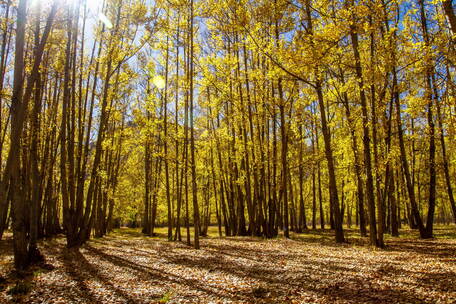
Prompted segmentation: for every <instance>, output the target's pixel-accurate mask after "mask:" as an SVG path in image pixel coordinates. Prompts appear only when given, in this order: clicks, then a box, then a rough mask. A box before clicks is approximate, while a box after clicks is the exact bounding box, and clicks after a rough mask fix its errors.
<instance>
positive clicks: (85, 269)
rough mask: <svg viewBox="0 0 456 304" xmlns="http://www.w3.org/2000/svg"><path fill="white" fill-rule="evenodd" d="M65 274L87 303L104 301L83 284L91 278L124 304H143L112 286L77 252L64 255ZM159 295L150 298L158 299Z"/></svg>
mask: <svg viewBox="0 0 456 304" xmlns="http://www.w3.org/2000/svg"><path fill="white" fill-rule="evenodd" d="M63 261H64V265H65V270H66V273H67V274H68V275H69V276H70V277H71V278H72V279H74V280H75V281H76V282H77V284H78V287H79V289H80V295H81V296H82V297H83V298H85V299H86V300H88V301H89V303H103V302H104V300H100V299H98V297H97V296H96V295H95V294H94V293H93V292H91V290H90V289H89V288H88V286H87V284H86V283H85V279H87V278H93V279H95V280H97V281H99V282H100V283H101V284H103V285H104V286H107V287H108V288H109V290H112V291H113V292H114V294H115V295H116V296H117V297H119V298H121V299H122V300H123V301H125V303H132V304H133V303H143V301H141V300H139V299H136V298H134V297H132V296H130V295H129V294H128V293H126V292H125V291H123V290H121V289H120V288H118V287H116V286H114V284H113V283H111V280H110V278H109V277H107V276H106V275H104V274H102V273H101V272H100V270H99V269H98V268H96V267H95V266H94V265H93V264H91V263H90V262H89V261H88V260H87V259H86V258H85V257H84V255H83V254H81V253H80V252H79V250H71V251H68V252H67V253H65V254H64V257H63ZM160 296H161V295H160V294H157V295H154V296H152V297H155V298H160Z"/></svg>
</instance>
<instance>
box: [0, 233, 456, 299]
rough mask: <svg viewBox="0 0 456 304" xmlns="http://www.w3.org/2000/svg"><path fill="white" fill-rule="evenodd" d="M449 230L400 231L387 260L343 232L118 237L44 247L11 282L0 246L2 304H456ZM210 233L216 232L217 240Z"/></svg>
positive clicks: (7, 248) (7, 245)
mask: <svg viewBox="0 0 456 304" xmlns="http://www.w3.org/2000/svg"><path fill="white" fill-rule="evenodd" d="M455 230H456V228H455V227H454V226H452V227H446V228H444V227H440V228H438V229H437V230H436V232H437V233H436V235H437V238H436V239H432V240H417V238H416V235H415V234H414V233H413V232H410V231H404V234H403V236H402V237H400V238H388V239H387V249H386V250H375V249H372V248H370V247H369V246H367V244H366V243H367V239H362V238H359V237H357V232H356V231H348V239H349V243H348V244H342V245H338V244H335V243H334V241H333V237H332V233H331V232H330V231H316V232H312V231H310V232H308V233H305V234H299V235H293V237H292V239H290V240H287V239H283V238H277V239H273V240H264V239H260V238H249V237H233V238H217V237H208V238H204V239H203V240H202V241H201V247H202V249H201V250H194V249H192V248H191V247H188V246H186V245H185V244H183V243H178V242H168V241H166V240H165V239H164V238H163V237H158V238H153V239H152V238H147V237H144V236H143V235H142V234H141V233H140V231H139V230H133V229H126V228H123V229H120V230H117V231H116V232H114V233H112V234H110V235H109V236H108V237H105V238H102V239H95V240H92V241H90V242H89V243H88V244H86V245H84V246H83V247H82V248H81V249H80V250H79V251H75V250H67V249H66V248H65V241H64V238H63V237H61V238H57V239H53V240H44V241H42V242H41V243H40V249H41V250H42V252H43V253H44V255H45V256H46V263H45V264H42V265H41V266H37V267H34V268H32V270H31V271H30V272H29V273H27V274H23V276H22V278H18V277H17V274H15V275H13V274H12V273H11V270H12V252H11V239H10V236H7V238H6V240H4V241H0V263H1V264H0V266H1V267H0V303H10V302H11V303H13V302H19V303H456V238H455ZM214 231H215V230H214Z"/></svg>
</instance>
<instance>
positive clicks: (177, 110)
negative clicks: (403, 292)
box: [0, 0, 456, 269]
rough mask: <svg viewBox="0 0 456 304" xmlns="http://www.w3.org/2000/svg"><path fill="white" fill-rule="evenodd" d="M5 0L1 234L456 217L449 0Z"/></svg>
mask: <svg viewBox="0 0 456 304" xmlns="http://www.w3.org/2000/svg"><path fill="white" fill-rule="evenodd" d="M94 3H95V2H92V1H90V0H88V1H86V0H73V1H68V2H62V1H57V0H56V1H54V2H46V1H41V2H40V1H36V2H30V1H27V0H18V1H17V3H16V2H15V1H10V0H8V1H4V2H2V3H1V17H2V19H1V26H0V27H1V29H0V31H1V34H0V35H1V50H0V52H1V53H0V57H1V58H0V77H1V79H0V85H1V86H2V87H1V93H2V94H1V96H0V110H1V111H0V113H1V116H0V135H1V138H0V139H1V141H0V145H1V153H0V157H1V159H0V164H1V180H0V236H2V235H3V232H4V231H5V230H6V229H7V228H8V227H9V226H11V227H12V230H13V235H14V251H15V264H16V267H17V268H18V269H21V268H25V267H27V265H29V264H30V263H31V262H34V261H36V260H38V259H40V258H41V255H40V253H39V251H38V248H37V240H38V239H39V238H40V237H44V236H54V235H56V234H57V233H60V232H64V233H65V234H66V238H67V245H68V247H70V248H71V247H79V246H81V245H82V244H83V243H84V242H86V241H87V240H88V239H89V238H90V236H91V235H94V236H97V237H101V236H103V235H104V234H106V233H107V232H108V231H109V230H110V229H111V228H112V225H113V220H114V218H117V217H123V219H124V220H126V219H133V220H135V221H136V219H137V216H138V215H139V214H141V215H142V220H141V222H142V225H143V232H144V233H146V234H150V235H153V234H154V233H155V232H154V229H155V227H156V225H157V224H159V223H160V224H161V223H164V224H166V225H167V229H168V239H169V240H179V241H180V240H182V232H181V230H182V229H185V230H184V231H185V233H184V235H185V237H186V241H187V243H188V244H191V234H190V226H191V225H192V226H194V229H193V231H194V233H193V235H194V240H193V245H194V246H195V248H198V247H199V236H200V235H205V234H207V231H208V227H209V225H210V224H211V223H217V226H218V231H219V234H220V236H222V235H223V234H225V235H226V236H235V235H256V236H263V237H267V238H272V237H275V236H277V235H278V234H279V232H280V231H283V234H284V236H285V237H289V236H290V232H291V231H293V232H296V233H299V232H302V231H304V230H305V229H308V228H313V229H316V228H317V226H319V227H320V228H322V229H324V228H325V227H328V226H329V227H330V228H331V229H334V231H335V237H336V241H337V242H344V241H345V236H344V231H343V226H344V224H346V225H348V226H351V225H357V226H359V229H360V233H361V235H362V236H367V234H369V237H370V241H371V244H372V245H374V246H378V247H383V246H384V241H383V235H384V233H391V234H392V235H398V229H399V227H400V225H402V224H405V223H407V224H408V225H409V226H410V227H411V228H416V229H418V230H419V232H420V236H421V237H422V238H429V237H432V236H433V225H434V221H435V219H437V220H439V221H440V222H442V223H445V222H448V221H449V220H450V219H452V220H454V221H455V222H456V205H455V201H454V194H453V188H452V185H453V176H454V171H453V165H452V163H453V159H452V157H451V156H452V151H453V150H454V147H453V145H452V141H451V140H450V139H451V138H452V137H453V136H454V118H453V117H454V116H453V115H454V113H453V112H454V102H455V100H454V98H455V97H454V96H455V82H454V72H455V71H454V69H455V68H454V62H455V60H456V57H455V56H456V53H455V49H454V47H455V43H454V42H455V31H456V21H455V13H454V7H453V4H452V2H451V1H449V0H445V1H433V2H426V1H424V0H417V1H412V2H401V1H388V2H387V1H383V0H369V1H317V0H297V1H285V0H263V1H247V0H226V1H212V0H198V1H195V3H194V2H193V0H188V1H187V0H182V1H180V0H174V1H152V2H148V1H139V0H106V1H105V2H103V3H102V4H94Z"/></svg>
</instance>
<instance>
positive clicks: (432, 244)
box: [388, 239, 456, 262]
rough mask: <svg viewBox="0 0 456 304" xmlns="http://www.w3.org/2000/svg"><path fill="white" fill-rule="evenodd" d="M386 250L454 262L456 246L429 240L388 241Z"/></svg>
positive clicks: (455, 260)
mask: <svg viewBox="0 0 456 304" xmlns="http://www.w3.org/2000/svg"><path fill="white" fill-rule="evenodd" d="M388 246H389V248H388V250H390V251H398V252H408V253H414V254H417V253H418V254H422V255H426V256H431V257H434V258H446V259H448V258H450V259H454V260H453V261H454V262H456V246H455V245H454V244H446V243H442V242H438V241H436V240H435V239H430V240H390V241H388Z"/></svg>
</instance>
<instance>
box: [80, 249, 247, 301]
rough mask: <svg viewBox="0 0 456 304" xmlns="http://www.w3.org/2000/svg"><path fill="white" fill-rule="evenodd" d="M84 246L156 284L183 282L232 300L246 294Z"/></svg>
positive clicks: (191, 286)
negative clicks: (210, 286) (215, 286)
mask: <svg viewBox="0 0 456 304" xmlns="http://www.w3.org/2000/svg"><path fill="white" fill-rule="evenodd" d="M84 248H85V249H86V250H87V251H89V252H90V253H91V254H93V255H94V256H97V257H98V258H100V259H103V260H105V261H108V262H110V263H112V264H114V265H116V266H118V267H122V268H129V269H131V270H134V271H135V272H137V273H138V274H140V275H142V277H144V275H146V276H147V277H148V279H147V280H148V281H152V282H154V283H157V284H163V283H164V282H166V283H176V284H183V285H186V286H189V287H190V288H192V289H196V290H198V291H200V292H203V293H205V294H207V295H213V296H218V297H222V298H230V299H232V300H242V299H243V298H245V296H246V294H243V293H242V292H238V293H236V294H231V293H230V291H229V290H221V291H215V290H211V289H210V288H208V287H207V285H204V284H203V283H204V282H201V283H200V282H198V281H197V280H194V279H187V278H183V277H179V276H176V275H174V274H171V273H169V272H166V271H163V270H162V269H155V268H152V267H150V266H146V265H142V264H138V263H135V262H132V261H130V260H128V259H125V258H121V257H118V256H115V255H110V254H107V253H105V252H103V251H102V250H100V249H97V248H94V247H92V246H90V245H86V246H84Z"/></svg>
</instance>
